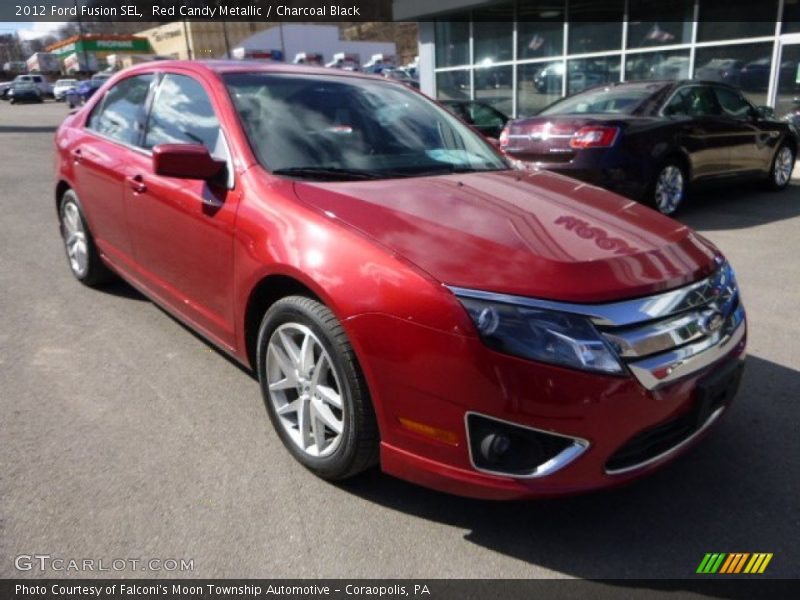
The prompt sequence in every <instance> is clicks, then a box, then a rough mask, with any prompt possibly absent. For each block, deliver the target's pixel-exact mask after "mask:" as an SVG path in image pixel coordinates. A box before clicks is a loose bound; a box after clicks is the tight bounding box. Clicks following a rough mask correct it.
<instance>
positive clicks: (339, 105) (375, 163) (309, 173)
mask: <svg viewBox="0 0 800 600" xmlns="http://www.w3.org/2000/svg"><path fill="white" fill-rule="evenodd" d="M224 79H225V83H226V84H227V86H228V89H229V91H230V94H231V97H232V98H233V101H234V104H235V106H236V109H237V112H238V113H239V116H240V118H241V120H242V123H243V125H244V129H245V131H246V133H247V136H248V138H249V141H250V144H251V146H252V147H253V150H254V152H255V153H256V155H257V157H258V159H259V161H260V162H261V164H262V165H264V166H265V167H266V168H267V169H269V170H270V171H272V172H273V173H275V174H278V175H287V176H295V177H301V178H314V179H327V180H335V179H381V178H393V177H409V176H415V175H441V174H446V173H461V172H471V171H495V170H501V169H502V170H505V169H508V168H509V167H508V165H507V164H506V162H505V160H504V159H503V158H502V157H501V156H500V155H499V154H498V153H497V152H496V151H495V150H494V149H493V148H492V147H491V146H489V144H488V143H487V142H486V141H484V140H483V139H482V138H481V137H480V136H479V135H478V134H477V133H475V132H473V131H472V130H471V129H470V128H469V127H467V126H465V125H464V124H463V123H462V122H461V121H459V120H458V119H456V118H455V117H453V116H452V115H451V114H449V113H448V112H447V111H445V110H443V109H441V108H440V107H439V106H437V105H436V104H435V103H433V102H431V101H429V100H427V99H426V98H424V97H423V96H421V95H420V94H417V93H415V92H412V91H410V90H408V89H406V88H405V87H404V86H400V85H397V84H393V83H390V82H386V81H380V80H378V81H375V80H371V79H361V78H355V77H342V76H336V75H332V76H327V75H326V76H322V75H305V74H275V73H230V74H227V75H225V77H224Z"/></svg>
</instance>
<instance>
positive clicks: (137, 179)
mask: <svg viewBox="0 0 800 600" xmlns="http://www.w3.org/2000/svg"><path fill="white" fill-rule="evenodd" d="M125 179H126V181H127V182H128V185H129V186H130V188H131V189H132V190H133V191H134V193H135V194H141V193H143V192H146V191H147V184H146V183H145V182H144V177H142V176H141V175H133V176H131V177H126V178H125Z"/></svg>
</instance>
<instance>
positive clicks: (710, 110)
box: [664, 85, 721, 117]
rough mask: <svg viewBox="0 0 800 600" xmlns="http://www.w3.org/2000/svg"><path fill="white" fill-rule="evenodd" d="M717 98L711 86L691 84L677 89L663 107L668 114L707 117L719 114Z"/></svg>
mask: <svg viewBox="0 0 800 600" xmlns="http://www.w3.org/2000/svg"><path fill="white" fill-rule="evenodd" d="M720 112H721V111H720V107H719V104H718V103H717V98H716V96H715V95H714V92H713V91H712V90H711V88H708V87H704V86H699V85H693V86H691V87H687V88H683V89H681V90H678V91H677V92H676V93H675V95H674V96H673V97H672V99H671V100H670V101H669V102H668V103H667V105H666V106H665V107H664V114H665V115H667V116H668V117H670V116H687V117H708V116H715V115H719V114H720Z"/></svg>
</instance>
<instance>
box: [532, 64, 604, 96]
mask: <svg viewBox="0 0 800 600" xmlns="http://www.w3.org/2000/svg"><path fill="white" fill-rule="evenodd" d="M568 65H569V66H568V73H569V78H568V80H567V84H568V89H569V90H584V89H586V88H590V87H593V86H596V85H598V84H601V83H603V82H605V81H608V80H609V79H614V78H615V77H616V79H619V68H618V67H616V75H614V70H613V69H611V68H607V67H606V65H605V64H604V63H602V62H601V63H594V62H588V63H582V62H579V61H570V62H569V63H568ZM563 79H564V63H562V62H556V63H551V64H549V65H547V66H545V67H544V68H543V69H541V70H539V71H538V72H537V73H536V75H535V76H534V78H533V85H534V87H535V88H536V91H537V92H539V93H542V94H559V95H560V94H561V86H562V81H563Z"/></svg>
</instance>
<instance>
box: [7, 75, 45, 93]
mask: <svg viewBox="0 0 800 600" xmlns="http://www.w3.org/2000/svg"><path fill="white" fill-rule="evenodd" d="M17 81H23V82H25V83H32V84H34V85H35V86H36V87H37V88H38V89H39V92H40V93H41V94H42V96H52V95H53V85H52V84H51V83H50V82H49V81H47V79H45V78H44V76H42V75H38V74H36V73H31V74H29V75H17V76H16V77H15V78H14V82H17Z"/></svg>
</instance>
